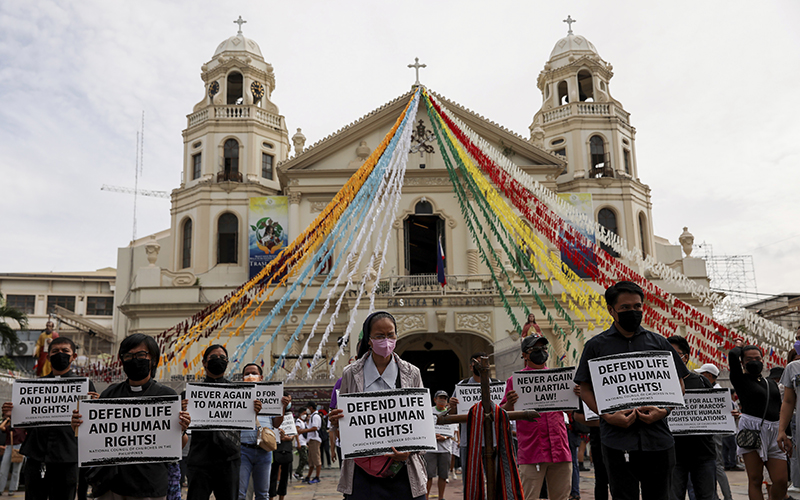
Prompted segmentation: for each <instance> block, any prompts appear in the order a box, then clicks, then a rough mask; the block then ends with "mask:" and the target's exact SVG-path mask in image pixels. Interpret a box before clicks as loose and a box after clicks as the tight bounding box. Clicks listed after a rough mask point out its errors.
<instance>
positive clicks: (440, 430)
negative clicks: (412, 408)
mask: <svg viewBox="0 0 800 500" xmlns="http://www.w3.org/2000/svg"><path fill="white" fill-rule="evenodd" d="M431 415H432V416H433V431H434V432H435V433H436V434H441V435H442V436H447V437H454V436H455V435H456V429H455V427H456V425H458V424H444V425H439V424H437V423H436V417H438V416H439V414H438V413H437V412H436V410H433V413H431Z"/></svg>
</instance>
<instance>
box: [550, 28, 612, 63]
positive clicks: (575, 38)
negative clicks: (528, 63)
mask: <svg viewBox="0 0 800 500" xmlns="http://www.w3.org/2000/svg"><path fill="white" fill-rule="evenodd" d="M567 52H573V53H593V54H595V55H596V56H598V57H599V56H600V54H598V53H597V49H596V48H594V45H593V44H592V42H590V41H589V40H587V39H586V38H584V37H582V36H580V35H572V34H569V35H567V36H565V37H564V38H562V39H561V40H559V41H558V42H556V46H555V47H553V51H552V52H550V60H551V61H552V60H553V59H555V58H557V57H559V56H561V55H563V54H566V53H567Z"/></svg>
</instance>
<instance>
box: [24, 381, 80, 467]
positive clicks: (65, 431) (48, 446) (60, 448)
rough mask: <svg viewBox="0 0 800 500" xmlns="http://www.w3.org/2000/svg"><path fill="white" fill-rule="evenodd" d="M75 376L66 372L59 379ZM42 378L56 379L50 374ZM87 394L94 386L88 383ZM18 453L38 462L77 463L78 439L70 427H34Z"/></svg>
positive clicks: (29, 431)
mask: <svg viewBox="0 0 800 500" xmlns="http://www.w3.org/2000/svg"><path fill="white" fill-rule="evenodd" d="M75 377H77V375H75V374H74V373H72V370H70V371H68V372H67V373H65V374H64V375H61V377H60V378H75ZM42 378H56V377H55V375H53V373H52V372H51V373H50V374H49V375H45V376H44V377H42ZM89 392H95V388H94V384H93V383H92V381H91V380H90V381H89ZM19 452H20V453H22V454H23V455H25V456H26V457H28V458H30V459H31V460H36V461H39V462H44V463H48V464H53V463H74V464H77V463H78V438H77V437H76V436H75V431H73V430H72V426H69V425H58V426H54V427H34V428H32V429H29V430H28V437H26V438H25V441H24V442H23V443H22V446H20V448H19Z"/></svg>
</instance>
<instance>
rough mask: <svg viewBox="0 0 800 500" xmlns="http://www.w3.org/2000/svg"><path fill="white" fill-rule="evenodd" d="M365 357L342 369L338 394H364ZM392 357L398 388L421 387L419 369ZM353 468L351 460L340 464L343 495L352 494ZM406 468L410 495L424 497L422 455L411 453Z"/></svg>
mask: <svg viewBox="0 0 800 500" xmlns="http://www.w3.org/2000/svg"><path fill="white" fill-rule="evenodd" d="M371 355H372V353H371V352H370V353H368V354H367V356H371ZM367 356H363V357H362V358H361V359H359V360H358V361H356V362H355V363H353V364H352V365H350V366H348V367H346V368H345V369H344V373H343V374H342V387H341V388H340V389H339V394H348V393H351V392H364V363H366V361H367ZM393 356H394V360H395V361H396V362H397V367H398V369H399V370H400V386H401V387H422V376H421V375H420V373H419V368H417V367H416V366H414V365H412V364H411V363H409V362H407V361H403V360H402V359H400V357H399V356H398V355H397V354H394V355H393ZM355 467H356V463H355V462H354V461H353V460H352V459H346V460H345V461H344V463H343V464H342V474H341V476H340V477H339V487H338V488H337V490H338V491H339V492H340V493H343V494H345V495H352V494H353V474H354V473H355ZM406 467H407V468H408V478H409V481H410V483H411V493H412V494H413V495H414V497H418V496H420V495H425V494H426V493H427V482H428V474H427V472H425V462H424V461H423V458H422V454H420V453H412V454H411V456H410V457H409V458H408V462H406Z"/></svg>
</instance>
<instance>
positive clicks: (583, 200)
mask: <svg viewBox="0 0 800 500" xmlns="http://www.w3.org/2000/svg"><path fill="white" fill-rule="evenodd" d="M558 197H559V198H561V199H562V200H564V201H565V202H567V203H569V204H570V205H572V206H573V207H575V209H576V210H577V211H578V213H580V214H583V215H585V216H586V217H588V218H589V220H592V219H594V203H593V201H592V193H560V194H559V195H558ZM565 222H566V223H568V224H570V223H573V222H575V223H577V221H570V220H566V221H565ZM572 229H573V231H577V232H579V233H580V234H581V235H583V237H584V238H586V240H588V241H590V242H591V243H594V233H592V232H590V231H589V230H588V229H586V228H584V227H580V226H578V225H577V224H574V225H573V227H572ZM559 238H560V239H561V240H562V241H563V242H564V244H562V245H560V247H561V261H562V262H564V264H566V265H567V266H568V267H569V268H570V269H572V271H573V272H574V273H575V274H577V275H578V276H580V277H581V278H589V277H590V276H596V275H597V260H596V259H595V255H594V252H592V250H591V245H589V246H587V245H580V246H579V245H578V244H577V243H576V242H575V241H574V240H573V241H570V240H569V239H568V238H567V237H566V228H564V227H561V228H560V233H559Z"/></svg>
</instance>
